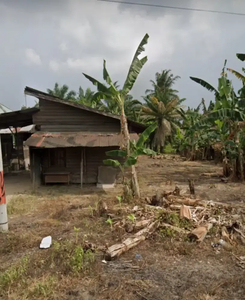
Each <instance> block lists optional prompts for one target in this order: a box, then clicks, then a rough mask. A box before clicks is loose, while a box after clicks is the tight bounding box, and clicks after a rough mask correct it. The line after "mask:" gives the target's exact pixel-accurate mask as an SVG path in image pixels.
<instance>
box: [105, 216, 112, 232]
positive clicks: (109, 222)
mask: <svg viewBox="0 0 245 300" xmlns="http://www.w3.org/2000/svg"><path fill="white" fill-rule="evenodd" d="M106 224H109V225H110V226H111V230H112V225H113V221H112V219H111V218H108V219H107V220H106Z"/></svg>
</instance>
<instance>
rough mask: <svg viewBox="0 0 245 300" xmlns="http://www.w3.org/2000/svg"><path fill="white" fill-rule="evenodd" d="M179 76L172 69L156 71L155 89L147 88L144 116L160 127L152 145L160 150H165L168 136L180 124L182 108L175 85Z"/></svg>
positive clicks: (153, 83) (143, 108)
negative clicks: (172, 72)
mask: <svg viewBox="0 0 245 300" xmlns="http://www.w3.org/2000/svg"><path fill="white" fill-rule="evenodd" d="M179 78H180V77H179V76H174V75H173V74H171V70H163V71H162V72H161V73H156V75H155V81H153V80H151V83H152V87H153V89H148V90H146V97H144V101H145V103H144V104H143V106H142V110H141V111H142V117H143V118H144V119H146V121H148V122H152V121H156V122H157V124H158V128H157V129H156V131H155V133H154V137H153V142H152V146H153V148H154V149H157V150H158V151H161V152H162V151H163V149H164V146H165V140H166V137H167V136H171V135H172V133H173V131H174V128H176V126H178V125H180V123H179V122H180V119H181V117H180V116H181V114H183V111H182V110H181V107H180V103H182V102H183V101H184V100H185V99H180V98H179V96H178V91H177V90H174V89H173V85H174V83H175V82H176V80H178V79H179Z"/></svg>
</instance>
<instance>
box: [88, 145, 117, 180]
mask: <svg viewBox="0 0 245 300" xmlns="http://www.w3.org/2000/svg"><path fill="white" fill-rule="evenodd" d="M114 149H118V148H117V147H95V148H84V159H83V161H84V164H83V178H84V179H83V182H84V183H97V179H98V168H99V166H103V165H104V163H103V160H104V159H108V158H109V157H108V156H106V152H107V151H109V150H114Z"/></svg>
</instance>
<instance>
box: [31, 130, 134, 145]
mask: <svg viewBox="0 0 245 300" xmlns="http://www.w3.org/2000/svg"><path fill="white" fill-rule="evenodd" d="M138 138H139V137H138V135H137V134H136V133H133V134H130V139H131V140H136V141H137V140H138ZM121 140H122V137H121V134H99V133H84V132H75V133H74V132H72V133H67V132H60V133H50V132H36V133H34V134H32V136H31V137H29V139H27V140H26V142H25V145H26V146H29V147H38V148H68V147H111V146H119V145H120V142H121Z"/></svg>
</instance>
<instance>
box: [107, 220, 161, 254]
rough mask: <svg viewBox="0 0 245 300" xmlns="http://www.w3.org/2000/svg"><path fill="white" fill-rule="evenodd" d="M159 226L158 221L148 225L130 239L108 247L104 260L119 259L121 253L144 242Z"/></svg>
mask: <svg viewBox="0 0 245 300" xmlns="http://www.w3.org/2000/svg"><path fill="white" fill-rule="evenodd" d="M158 226H159V221H155V222H153V223H151V224H149V225H148V226H147V227H146V228H144V229H142V230H140V231H138V232H137V233H135V234H134V235H133V236H132V237H129V238H127V239H126V240H124V241H123V242H122V243H121V244H115V245H112V246H110V247H109V248H108V249H107V251H106V257H105V258H106V260H112V259H115V258H116V257H119V256H120V255H121V254H122V253H124V252H127V251H128V250H129V249H131V248H134V247H136V246H137V245H138V244H139V243H140V242H142V241H144V240H145V239H147V238H148V236H149V235H151V234H152V233H153V232H154V231H155V230H156V229H157V228H158Z"/></svg>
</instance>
